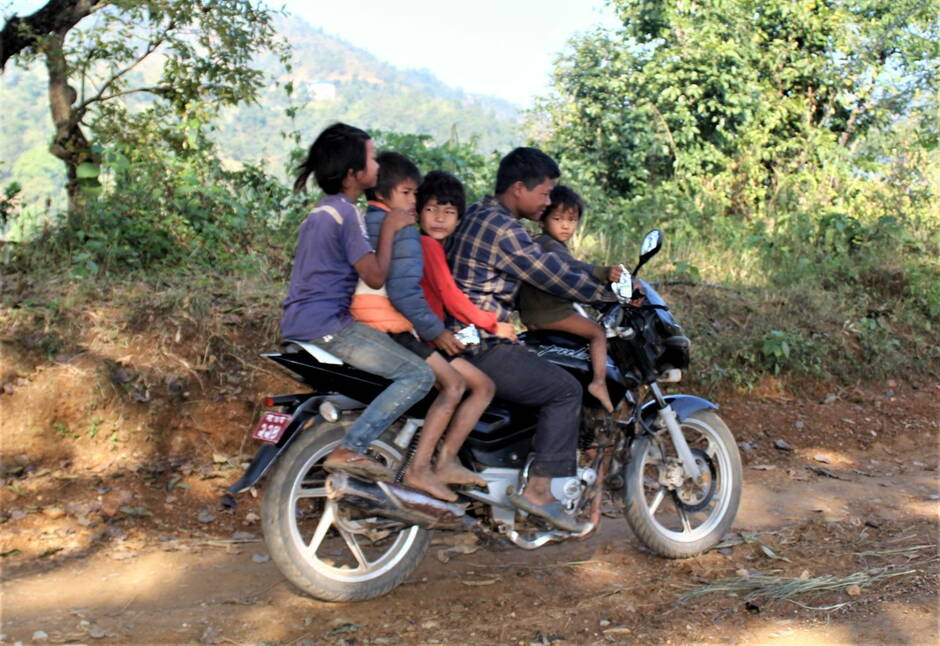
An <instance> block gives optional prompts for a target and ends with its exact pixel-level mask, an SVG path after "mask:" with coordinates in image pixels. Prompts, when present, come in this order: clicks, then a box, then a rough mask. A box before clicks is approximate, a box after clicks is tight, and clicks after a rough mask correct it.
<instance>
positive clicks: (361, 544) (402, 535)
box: [261, 423, 429, 601]
mask: <svg viewBox="0 0 940 646" xmlns="http://www.w3.org/2000/svg"><path fill="white" fill-rule="evenodd" d="M345 430H346V426H345V425H342V424H328V423H320V424H319V425H317V426H315V427H313V428H309V429H307V430H304V431H302V435H301V436H300V437H299V438H297V439H296V440H295V441H294V443H293V444H292V445H291V447H290V448H289V449H288V450H287V452H286V453H285V454H284V456H283V457H282V458H281V459H280V460H279V461H278V464H277V466H276V467H275V470H274V473H273V476H272V477H271V479H270V481H269V482H268V484H267V486H266V487H265V492H264V498H263V500H262V503H261V523H262V528H263V531H264V539H265V543H266V544H267V546H268V551H269V552H270V554H271V558H272V559H273V561H274V563H275V564H276V565H277V567H278V569H280V571H281V573H282V574H284V576H285V577H287V579H288V580H290V582H291V583H293V584H294V585H295V586H297V587H298V588H300V589H301V590H303V591H304V592H306V593H308V594H310V595H312V596H313V597H316V598H317V599H322V600H324V601H363V600H366V599H374V598H375V597H379V596H382V595H383V594H386V593H387V592H389V591H390V590H392V589H393V588H395V587H396V586H398V585H399V584H401V583H402V582H403V581H404V580H405V579H407V578H408V577H409V576H410V575H411V573H412V572H413V571H414V570H415V568H416V567H417V566H418V564H419V563H420V562H421V559H422V558H423V557H424V554H425V552H426V551H427V549H428V543H429V535H428V532H427V530H424V529H422V528H420V527H418V526H411V527H407V526H405V525H404V524H402V523H400V522H397V521H393V520H390V519H384V518H375V517H364V516H365V514H363V513H360V512H358V511H357V510H355V509H351V508H347V507H346V506H341V505H338V504H336V503H335V502H332V501H329V500H327V499H326V491H325V489H324V483H325V481H326V477H327V475H328V474H327V472H326V471H324V470H323V468H322V463H323V460H324V459H325V458H326V456H327V455H329V454H330V452H331V451H332V450H333V449H334V448H336V446H337V445H338V444H339V443H340V441H341V440H342V439H343V436H344V435H345ZM370 449H371V451H372V453H373V456H374V457H376V458H377V459H379V460H380V461H383V462H385V463H386V464H388V465H390V466H393V465H396V464H398V463H399V462H400V461H401V454H400V453H399V451H398V450H397V449H396V448H395V447H394V446H393V445H391V444H388V443H385V442H383V441H382V440H377V441H375V442H373V443H372V445H371V447H370Z"/></svg>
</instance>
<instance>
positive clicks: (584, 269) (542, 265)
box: [447, 197, 615, 352]
mask: <svg viewBox="0 0 940 646" xmlns="http://www.w3.org/2000/svg"><path fill="white" fill-rule="evenodd" d="M447 256H448V259H449V261H450V266H451V271H453V274H454V280H455V281H456V282H457V286H458V287H459V288H460V289H461V290H462V291H463V292H464V293H465V294H467V296H469V297H470V300H471V301H473V303H474V304H475V305H476V306H477V307H479V308H480V309H482V310H489V311H493V312H496V313H497V315H498V317H499V320H500V321H509V316H510V314H511V313H512V311H513V309H515V301H516V294H517V293H518V291H519V286H520V284H521V283H523V282H526V283H529V284H530V285H534V286H535V287H538V288H539V289H542V290H545V291H546V292H548V293H550V294H553V295H555V296H560V297H561V298H566V299H568V300H572V301H578V302H582V303H597V302H600V301H613V300H615V297H614V294H613V292H611V291H610V288H609V286H608V285H607V283H606V282H603V281H599V280H598V279H597V278H595V277H594V276H593V275H592V274H591V269H592V266H591V265H587V264H586V263H582V262H579V261H577V260H574V259H573V258H571V257H570V256H569V257H565V256H562V255H559V254H556V253H550V252H547V251H544V250H543V249H542V248H541V247H540V246H539V245H538V244H536V243H535V242H534V241H533V240H532V237H531V236H530V235H529V232H528V231H526V229H525V227H524V226H523V225H522V222H520V221H519V219H518V218H516V217H515V216H514V215H513V214H512V211H510V210H509V209H508V208H507V207H506V206H504V205H503V204H502V202H500V201H499V200H497V199H496V198H494V197H486V198H484V199H483V201H482V202H478V203H476V204H474V205H473V206H471V207H470V208H469V209H468V210H467V212H466V213H465V214H464V216H463V217H462V218H461V219H460V223H459V224H458V225H457V229H456V230H455V231H454V233H453V235H451V236H450V239H449V240H448V241H447ZM448 324H449V326H450V327H451V329H453V330H457V329H460V327H462V325H461V324H460V323H459V322H457V321H453V320H450V319H449V320H448ZM480 335H481V336H482V337H483V342H482V343H481V345H480V348H479V349H477V351H478V352H480V351H483V350H486V349H488V348H489V347H490V346H492V345H493V344H494V343H496V342H498V337H494V336H493V335H492V334H489V333H488V332H485V331H483V330H480Z"/></svg>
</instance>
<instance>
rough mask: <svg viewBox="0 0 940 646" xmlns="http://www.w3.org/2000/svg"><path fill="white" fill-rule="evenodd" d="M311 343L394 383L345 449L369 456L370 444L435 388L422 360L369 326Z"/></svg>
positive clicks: (360, 420) (349, 437) (357, 424)
mask: <svg viewBox="0 0 940 646" xmlns="http://www.w3.org/2000/svg"><path fill="white" fill-rule="evenodd" d="M310 342H311V343H313V344H315V345H317V346H319V347H321V348H323V349H324V350H326V351H327V352H329V353H330V354H334V355H336V356H337V357H339V358H340V359H342V360H343V361H345V362H346V363H348V364H349V365H351V366H352V367H354V368H358V369H359V370H364V371H365V372H370V373H372V374H374V375H379V376H380V377H385V378H386V379H391V380H392V383H391V384H390V385H389V387H388V388H386V389H385V390H383V391H382V394H380V395H379V396H378V397H376V398H375V399H373V400H372V403H370V404H369V405H368V406H366V409H365V410H364V411H362V415H360V416H359V418H358V419H357V420H356V421H355V422H353V423H352V425H351V426H350V427H349V430H348V431H347V432H346V437H345V438H343V446H345V447H347V448H349V449H352V450H353V451H356V452H357V453H365V452H366V449H367V448H368V447H369V444H371V443H372V442H373V441H374V440H375V439H376V438H378V436H379V435H381V434H382V433H383V432H384V431H385V429H387V428H388V427H389V426H391V425H392V422H394V421H395V420H396V419H398V418H399V417H400V416H401V415H402V414H403V413H404V412H405V411H406V410H408V409H409V408H411V407H412V406H413V405H414V404H416V403H417V402H418V401H420V400H421V399H422V398H423V397H424V396H425V395H426V394H427V393H428V391H429V390H431V386H433V385H434V372H433V371H432V370H431V368H430V367H429V366H428V364H426V363H425V362H424V361H423V360H422V359H421V357H419V356H418V355H416V354H415V353H413V352H409V351H408V350H406V349H405V348H403V347H402V346H400V345H399V344H397V343H395V342H394V341H392V339H391V338H390V337H389V336H388V335H387V334H385V333H384V332H379V331H378V330H376V329H375V328H371V327H369V326H368V325H364V324H362V323H359V322H355V323H353V324H352V325H350V326H349V327H347V328H344V329H343V330H341V331H340V332H337V333H336V334H327V335H326V336H323V337H320V338H319V339H311V341H310Z"/></svg>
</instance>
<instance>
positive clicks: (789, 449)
mask: <svg viewBox="0 0 940 646" xmlns="http://www.w3.org/2000/svg"><path fill="white" fill-rule="evenodd" d="M122 316H123V315H121V314H119V313H116V312H109V311H104V310H97V311H96V310H88V311H85V312H84V313H83V314H82V316H81V318H82V320H83V321H84V326H83V327H81V332H80V333H79V334H77V335H75V336H74V337H70V338H72V340H71V341H69V342H65V341H62V338H63V337H62V335H59V336H56V331H55V329H54V328H49V329H46V330H43V329H35V328H30V329H26V328H22V327H17V326H16V325H13V326H11V327H9V329H6V330H4V331H3V333H2V338H0V366H2V374H0V377H2V379H0V385H2V386H3V388H4V392H3V394H2V395H0V425H2V426H0V433H2V438H3V442H2V447H0V466H2V488H0V508H2V511H0V554H2V567H3V584H2V610H3V616H2V628H0V634H2V637H0V639H2V640H3V641H5V642H9V643H13V642H15V641H18V640H20V641H23V642H24V643H29V642H30V640H31V639H33V638H34V636H35V637H36V638H37V640H41V639H42V638H43V634H42V633H45V636H46V638H47V639H48V640H49V641H50V642H54V643H68V642H85V643H88V642H92V641H95V642H98V641H100V642H103V643H198V642H202V643H237V644H243V643H244V644H302V643H306V644H310V643H317V644H323V643H326V644H341V643H345V644H348V645H351V644H390V643H406V644H410V643H471V644H476V643H481V644H506V643H521V644H532V643H536V644H547V643H576V644H581V643H608V642H618V643H619V642H623V643H631V642H644V643H647V642H648V643H664V644H665V643H672V644H681V643H774V644H786V643H793V644H796V643H806V642H808V641H815V642H818V643H853V644H855V643H904V644H927V643H937V642H938V640H940V630H938V623H937V622H938V613H937V607H938V542H937V541H938V532H937V529H938V510H940V502H938V498H940V478H938V476H940V473H938V470H937V469H938V461H940V456H938V449H937V446H938V444H937V440H938V434H940V433H938V432H940V383H936V382H935V381H923V380H922V381H920V382H918V383H907V382H900V380H898V381H894V380H891V381H888V382H883V383H871V384H867V385H862V386H858V387H852V388H841V389H840V388H828V387H825V386H823V385H819V386H812V387H811V386H808V385H805V384H804V385H803V386H802V388H801V391H800V393H799V394H798V395H795V394H792V393H791V392H790V390H788V388H787V387H786V385H785V384H782V383H781V382H776V381H773V380H768V381H766V382H764V383H762V384H761V385H760V387H758V388H757V389H756V391H755V392H753V393H751V394H749V395H743V394H735V393H724V394H720V395H717V396H716V397H717V399H718V400H719V402H720V403H721V405H722V410H721V414H722V416H723V417H724V418H725V420H726V421H727V422H728V424H729V426H730V428H731V429H732V431H733V432H734V433H735V435H736V438H737V439H738V441H739V442H740V443H741V448H742V456H743V458H744V460H745V465H746V467H745V490H744V495H743V499H742V507H741V510H740V513H739V515H738V518H737V521H736V523H735V526H734V533H733V534H732V535H730V536H729V537H728V539H727V540H726V541H725V543H726V544H725V545H724V546H723V547H721V549H716V550H713V551H711V552H709V553H707V554H705V555H702V556H700V557H697V558H694V559H689V560H685V561H667V560H664V559H661V558H659V557H656V556H654V555H652V554H650V553H649V552H648V551H646V550H645V549H644V548H643V547H642V546H641V545H640V544H639V543H638V542H637V540H636V539H635V538H634V537H633V536H632V535H631V533H630V531H629V529H628V528H627V526H626V523H625V522H624V521H623V519H622V517H618V516H617V515H616V514H612V517H607V518H605V519H604V522H603V525H602V527H601V530H600V531H599V532H598V533H597V534H595V535H593V536H592V537H590V538H589V539H587V540H585V541H582V542H573V543H567V544H563V545H556V546H548V547H545V548H543V549H541V550H538V551H535V552H523V551H521V550H508V551H500V552H487V551H483V550H481V551H477V552H475V553H471V554H463V555H453V554H452V553H451V552H450V551H448V549H447V547H448V541H452V540H453V537H452V536H448V535H447V534H440V535H438V541H440V543H439V544H437V545H435V546H434V547H433V548H432V550H431V552H429V554H428V557H427V558H426V560H425V562H424V564H423V565H422V566H421V568H420V569H419V570H418V571H417V573H416V574H415V575H414V576H413V577H412V578H411V579H410V581H409V582H407V583H406V584H405V585H403V586H402V587H400V588H399V589H397V590H395V591H393V592H392V593H391V594H390V595H388V596H386V597H384V598H382V599H378V600H375V601H372V602H368V603H360V604H345V605H344V604H327V603H321V602H318V601H315V600H311V599H309V598H308V597H305V596H303V595H302V594H299V593H298V592H297V591H296V590H294V589H293V588H291V587H290V586H289V585H288V584H287V583H286V582H285V581H284V579H283V578H282V577H281V575H280V574H279V573H278V572H277V570H276V569H275V568H274V567H273V565H272V564H271V562H270V561H269V560H268V557H267V554H266V552H265V547H264V544H263V542H262V541H261V536H260V531H259V527H258V505H257V503H258V501H257V498H255V497H254V496H253V495H252V494H244V495H242V496H240V497H239V498H238V499H237V500H235V501H225V502H227V505H223V504H220V502H221V498H220V496H221V493H222V488H223V487H224V486H225V485H227V484H228V483H230V482H232V481H233V480H235V479H236V478H237V477H238V475H239V474H240V470H241V469H242V467H243V464H244V462H245V461H246V460H247V459H250V456H251V454H252V453H253V451H254V447H253V446H252V445H251V442H250V441H248V440H247V433H248V430H249V426H250V424H251V423H252V421H253V418H254V416H255V415H256V412H257V409H258V406H259V404H260V401H259V400H260V396H261V395H262V394H263V393H265V392H272V391H286V390H293V389H295V388H296V385H295V384H294V382H292V381H290V380H289V379H286V378H285V377H283V376H282V375H280V374H278V373H277V372H276V369H275V368H273V367H269V366H266V365H264V361H263V360H261V359H258V358H256V357H255V356H253V353H252V352H250V351H248V350H246V349H245V348H251V347H253V339H256V338H264V334H267V331H264V330H252V329H250V327H244V326H243V325H242V324H243V323H244V321H245V317H244V313H242V316H240V317H238V318H233V319H231V321H230V324H228V325H226V324H225V323H224V322H222V323H220V324H219V326H220V327H219V328H218V329H216V330H215V331H214V332H213V333H212V334H209V335H205V334H201V335H195V334H193V331H194V329H195V328H194V326H195V324H194V323H193V322H187V321H180V322H179V324H178V325H168V324H167V323H166V321H165V320H149V321H148V320H147V319H146V318H144V319H141V320H136V319H128V318H126V317H124V318H122ZM30 335H32V336H30ZM266 338H270V336H267V337H266ZM255 347H256V346H255ZM239 348H241V349H239ZM445 559H446V560H447V562H446V563H444V562H443V561H444V560H445ZM762 577H783V579H777V580H773V579H765V578H762ZM801 581H802V582H803V583H799V582H801ZM761 582H764V583H763V584H762V583H761ZM762 585H763V587H762ZM708 586H711V587H710V588H709V587H708ZM787 586H789V587H787ZM709 590H711V591H710V592H709ZM788 591H790V592H792V593H793V594H792V596H790V598H789V599H787V600H774V599H773V598H772V596H773V595H776V596H782V595H784V593H786V592H788ZM689 592H701V593H703V594H701V595H700V596H695V597H691V598H689V599H687V600H686V601H685V602H684V603H679V599H680V597H681V596H682V595H683V594H685V593H689ZM762 595H763V596H762ZM768 595H769V596H768ZM37 631H41V633H38V634H37Z"/></svg>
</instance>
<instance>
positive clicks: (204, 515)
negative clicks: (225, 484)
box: [196, 509, 215, 523]
mask: <svg viewBox="0 0 940 646" xmlns="http://www.w3.org/2000/svg"><path fill="white" fill-rule="evenodd" d="M196 520H198V521H199V522H200V523H211V522H213V521H214V520H215V514H213V513H212V511H210V510H209V509H202V510H201V511H200V512H199V513H198V514H197V515H196Z"/></svg>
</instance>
